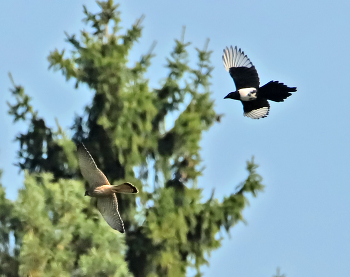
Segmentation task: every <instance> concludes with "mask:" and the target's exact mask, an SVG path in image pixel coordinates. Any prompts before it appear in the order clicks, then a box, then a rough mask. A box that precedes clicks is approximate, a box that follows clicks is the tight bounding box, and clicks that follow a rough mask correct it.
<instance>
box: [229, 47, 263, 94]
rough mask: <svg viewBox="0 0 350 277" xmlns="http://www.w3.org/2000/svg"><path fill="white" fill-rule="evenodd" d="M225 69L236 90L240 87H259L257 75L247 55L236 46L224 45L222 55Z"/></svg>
mask: <svg viewBox="0 0 350 277" xmlns="http://www.w3.org/2000/svg"><path fill="white" fill-rule="evenodd" d="M222 61H223V63H224V66H225V69H226V71H227V72H229V73H230V75H231V77H232V79H233V81H234V82H235V85H236V90H239V89H241V88H251V87H253V88H256V89H258V88H259V76H258V72H257V71H256V69H255V66H254V65H253V64H252V62H251V61H250V59H249V58H248V57H247V55H244V52H243V51H242V50H241V48H239V49H237V46H235V48H233V47H232V46H230V47H226V48H225V49H224V54H223V55H222Z"/></svg>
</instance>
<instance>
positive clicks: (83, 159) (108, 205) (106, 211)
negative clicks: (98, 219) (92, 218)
mask: <svg viewBox="0 0 350 277" xmlns="http://www.w3.org/2000/svg"><path fill="white" fill-rule="evenodd" d="M77 151H78V159H79V166H80V171H81V174H82V175H83V177H84V178H85V179H86V180H87V181H88V183H89V188H88V190H87V191H85V196H90V197H96V198H97V209H98V210H99V211H100V213H101V214H102V216H103V218H104V219H105V220H106V222H107V223H108V224H109V226H111V227H112V228H113V229H115V230H117V231H119V232H121V233H124V232H125V229H124V223H123V220H122V219H121V217H120V214H119V211H118V201H117V196H116V193H138V192H139V191H138V190H137V188H136V187H135V186H133V185H132V184H131V183H128V182H126V183H123V184H121V185H113V186H112V185H110V183H109V182H108V180H107V178H106V176H105V175H104V174H103V172H102V171H101V170H100V169H99V168H98V167H97V166H96V164H95V161H94V159H93V158H92V156H91V155H90V153H89V151H88V150H87V149H86V148H85V146H84V144H82V143H80V144H78V145H77Z"/></svg>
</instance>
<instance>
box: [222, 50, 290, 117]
mask: <svg viewBox="0 0 350 277" xmlns="http://www.w3.org/2000/svg"><path fill="white" fill-rule="evenodd" d="M222 61H223V62H224V66H225V69H226V71H228V72H229V73H230V75H231V77H232V79H233V81H234V83H235V85H236V91H234V92H230V93H229V94H227V95H226V96H225V97H224V99H226V98H230V99H235V100H240V101H241V102H242V104H243V111H244V116H247V117H250V118H253V119H259V118H263V117H266V116H267V115H268V114H269V111H270V104H269V102H268V101H267V100H271V101H275V102H283V101H284V99H286V98H287V97H289V96H291V95H292V94H291V92H295V91H297V88H296V87H288V86H286V85H285V84H283V83H280V82H278V81H270V82H268V83H267V84H266V85H263V86H262V87H259V76H258V72H257V71H256V69H255V66H254V65H253V64H252V62H251V61H250V59H249V58H248V57H247V55H244V52H243V51H242V50H241V48H239V49H237V46H236V47H235V48H233V47H232V46H230V47H226V48H225V49H224V54H223V55H222Z"/></svg>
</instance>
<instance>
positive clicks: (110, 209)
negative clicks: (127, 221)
mask: <svg viewBox="0 0 350 277" xmlns="http://www.w3.org/2000/svg"><path fill="white" fill-rule="evenodd" d="M97 209H98V210H99V211H100V213H101V215H102V216H103V218H104V219H105V220H106V222H107V223H108V225H109V226H111V227H112V228H113V229H114V230H117V231H119V232H120V233H124V232H125V230H124V223H123V220H122V218H121V217H120V214H119V212H118V201H117V197H116V196H115V194H112V195H111V196H107V197H98V198H97Z"/></svg>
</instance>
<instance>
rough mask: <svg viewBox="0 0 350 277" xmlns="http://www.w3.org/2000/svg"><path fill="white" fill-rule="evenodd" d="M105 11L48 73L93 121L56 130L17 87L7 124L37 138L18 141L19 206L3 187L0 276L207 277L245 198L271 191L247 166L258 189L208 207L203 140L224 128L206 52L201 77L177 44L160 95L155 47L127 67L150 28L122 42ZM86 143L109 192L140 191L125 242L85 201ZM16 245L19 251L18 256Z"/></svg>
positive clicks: (129, 208)
mask: <svg viewBox="0 0 350 277" xmlns="http://www.w3.org/2000/svg"><path fill="white" fill-rule="evenodd" d="M97 3H98V5H99V6H100V8H101V11H100V12H99V13H97V14H92V13H90V12H89V11H88V10H87V9H86V8H85V7H84V14H85V19H84V20H85V22H86V24H88V25H89V26H90V28H91V29H92V31H91V32H87V31H82V32H81V33H80V35H79V36H76V35H67V41H68V43H69V44H70V45H71V47H73V51H72V52H71V53H68V54H67V53H66V52H65V50H61V51H59V50H54V51H52V52H51V53H50V55H49V56H48V61H49V64H50V68H52V69H54V70H57V71H60V72H61V73H62V74H63V75H64V76H65V77H66V79H67V80H69V79H74V80H75V86H76V88H79V85H81V84H86V85H87V86H88V87H89V88H90V90H91V91H92V93H93V96H92V102H91V103H90V104H88V105H87V106H86V109H85V112H84V114H81V115H76V116H75V118H74V122H73V124H72V126H71V129H72V133H73V135H72V137H69V136H68V135H67V134H66V132H65V131H63V129H62V128H61V127H60V125H59V124H58V122H57V127H56V128H50V127H48V126H47V125H46V123H45V119H44V118H43V117H42V116H41V115H40V111H36V110H35V109H34V108H33V107H32V105H31V103H30V97H29V96H28V95H26V94H25V92H24V88H23V87H21V86H18V85H16V84H15V83H14V87H13V88H12V90H11V91H12V94H13V97H14V99H15V100H12V102H11V103H9V114H10V115H11V116H13V118H14V121H18V120H24V121H25V122H28V126H29V127H28V130H27V131H26V132H25V133H22V134H20V135H18V136H17V138H16V140H17V141H18V142H19V146H20V148H19V151H18V166H19V168H20V169H21V170H25V172H26V174H25V182H24V187H23V189H21V190H20V192H19V196H18V199H17V200H16V201H15V202H14V203H12V202H11V201H9V200H7V199H6V197H5V193H4V190H3V188H2V187H0V207H1V208H2V207H4V210H6V211H8V212H6V213H2V212H1V210H2V209H1V210H0V216H1V217H0V222H1V225H0V232H1V238H0V239H1V241H0V257H1V260H0V268H2V269H0V274H2V275H4V276H135V277H141V276H142V277H143V276H148V277H151V276H185V275H186V270H187V268H188V267H194V268H196V270H197V276H201V272H200V267H201V266H202V265H204V264H208V262H207V259H206V256H207V255H208V254H210V253H211V251H213V250H215V249H217V248H219V247H220V245H221V238H222V231H223V230H225V231H226V232H229V230H230V228H231V227H233V226H234V225H235V224H236V223H237V222H239V221H241V220H243V217H242V211H243V209H244V207H245V206H246V205H247V198H246V196H247V195H248V194H252V195H254V196H256V194H257V193H258V192H259V191H262V189H263V185H262V184H261V181H262V178H261V177H260V176H259V175H258V174H257V173H256V168H257V165H256V164H255V163H254V160H251V161H248V162H247V171H248V177H247V179H246V180H245V181H244V182H243V183H242V184H241V185H240V188H239V190H238V191H235V189H234V187H235V186H234V185H232V187H233V188H232V192H231V194H230V195H228V196H226V197H224V198H223V199H222V200H221V201H219V200H218V199H216V198H215V195H214V192H213V193H212V195H211V197H210V198H209V199H203V196H202V189H201V188H200V184H197V179H198V177H199V176H200V175H201V174H202V172H203V165H204V162H203V161H202V160H201V155H200V140H201V137H202V134H203V132H204V131H207V130H209V128H210V127H211V126H212V125H213V124H214V123H215V122H218V121H219V119H220V116H221V115H219V114H217V113H216V112H215V111H214V101H213V99H211V98H210V97H211V91H210V78H211V72H212V69H213V68H212V66H211V63H210V55H211V51H209V50H208V42H207V43H206V44H205V47H204V48H203V49H199V48H196V51H197V64H196V66H195V67H194V68H193V67H190V66H189V55H188V48H189V47H190V43H189V42H186V41H185V39H184V35H183V36H182V38H181V39H179V40H175V46H174V48H173V49H172V51H171V53H170V55H169V57H168V58H167V61H166V63H167V64H166V69H165V70H166V71H167V76H166V77H165V78H164V79H161V85H160V86H159V87H157V88H151V87H150V86H149V80H148V79H147V78H145V73H146V72H147V70H148V69H149V67H150V63H151V59H152V57H153V51H154V50H153V49H154V47H153V46H152V47H151V50H150V51H149V52H148V53H145V54H143V55H141V57H140V60H139V61H137V62H136V63H135V64H134V65H133V66H131V67H130V66H128V62H129V60H128V55H129V52H130V50H131V49H132V47H133V45H134V44H135V43H136V42H137V41H138V39H139V38H140V37H141V33H142V26H141V23H142V17H141V18H140V19H138V20H136V22H135V24H134V25H133V26H132V27H131V28H130V29H128V30H127V31H126V32H125V33H122V32H121V31H120V27H119V26H120V20H121V19H120V14H119V11H118V5H114V3H113V1H112V0H109V1H101V2H97ZM174 112H178V113H179V115H178V116H177V117H176V118H175V116H174ZM57 118H58V119H59V115H57ZM72 118H73V115H72ZM171 120H172V121H173V127H172V128H171V129H168V128H166V122H169V121H171ZM77 142H84V144H85V145H86V147H87V148H88V149H89V151H90V153H91V155H92V156H93V157H94V159H95V162H96V164H97V165H98V167H99V168H100V169H101V170H102V171H103V172H104V173H105V175H106V176H107V178H108V179H109V181H110V183H111V184H119V183H121V182H124V181H128V182H132V183H133V184H134V185H135V186H136V187H138V189H139V190H140V193H139V195H138V197H137V198H136V200H135V197H134V196H130V195H121V194H118V203H119V211H120V213H121V216H122V218H123V220H124V224H125V229H126V233H125V234H119V233H116V232H114V231H113V230H112V229H111V228H110V227H109V226H108V225H107V223H106V222H104V220H103V219H102V218H101V216H100V215H99V213H98V211H97V210H96V208H95V207H94V201H93V200H91V201H90V200H89V199H88V198H87V197H83V196H84V185H86V181H84V180H83V179H82V177H81V174H80V171H79V168H78V163H77V157H76V148H75V143H77ZM12 234H13V236H14V238H15V240H14V241H15V245H14V249H11V247H9V238H10V236H11V235H12ZM1 270H2V271H1Z"/></svg>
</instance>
